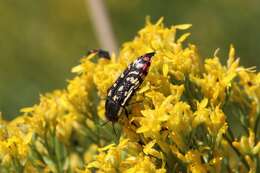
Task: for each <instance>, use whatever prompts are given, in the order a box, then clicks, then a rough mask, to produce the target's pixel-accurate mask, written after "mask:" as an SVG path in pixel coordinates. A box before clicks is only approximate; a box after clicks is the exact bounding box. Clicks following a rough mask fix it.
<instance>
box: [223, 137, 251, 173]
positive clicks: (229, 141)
mask: <svg viewBox="0 0 260 173" xmlns="http://www.w3.org/2000/svg"><path fill="white" fill-rule="evenodd" d="M223 137H224V138H225V139H226V141H227V142H228V144H229V145H230V147H231V148H232V149H233V150H234V151H235V153H236V154H237V156H238V158H239V160H240V161H241V162H242V163H243V164H244V166H245V167H246V169H247V170H248V171H249V169H250V167H249V165H248V163H247V162H246V160H245V158H244V157H243V155H242V154H241V153H240V152H239V150H238V149H237V148H235V147H234V146H233V145H232V141H234V140H233V139H232V140H230V139H229V138H228V137H227V136H226V135H223Z"/></svg>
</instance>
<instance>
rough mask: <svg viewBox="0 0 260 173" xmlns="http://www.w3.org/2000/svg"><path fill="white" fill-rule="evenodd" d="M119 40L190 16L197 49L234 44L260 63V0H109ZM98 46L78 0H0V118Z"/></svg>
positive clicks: (206, 51) (34, 98)
mask: <svg viewBox="0 0 260 173" xmlns="http://www.w3.org/2000/svg"><path fill="white" fill-rule="evenodd" d="M105 4H106V7H107V10H108V12H109V15H110V18H111V22H112V26H113V30H114V33H115V36H116V39H117V41H118V43H119V45H121V43H123V42H125V41H129V40H131V39H133V37H134V36H135V35H136V32H137V31H138V30H139V29H140V28H142V27H143V26H144V20H145V16H147V15H150V16H151V18H152V20H153V21H156V20H157V19H158V18H159V17H161V16H164V18H165V20H164V21H165V23H166V25H168V26H170V25H171V24H181V23H191V24H193V27H192V29H191V32H192V36H191V37H190V38H189V42H192V43H195V44H196V45H197V46H198V48H199V51H200V54H201V56H202V57H210V56H212V54H213V52H214V50H215V49H216V48H220V55H221V56H222V57H223V61H224V59H225V58H226V57H227V52H228V48H229V45H230V44H231V43H232V44H234V46H235V47H236V50H237V55H238V56H239V57H241V63H242V64H243V65H244V66H246V67H249V66H258V69H259V64H260V58H259V57H258V55H259V54H260V44H259V41H260V22H259V21H260V1H259V0H247V1H246V0H240V1H239V0H218V1H210V0H163V1H159V0H131V1H119V0H107V1H105ZM97 47H100V46H99V44H98V42H97V39H96V37H95V33H94V31H93V25H92V23H91V21H90V19H89V13H88V8H87V7H86V3H85V1H84V0H74V1H70V0H38V1H36V0H20V1H19V0H0V51H1V58H0V64H1V68H0V80H1V83H0V111H1V112H2V113H3V116H4V118H7V119H10V118H13V117H14V116H16V115H19V109H20V108H21V107H25V106H31V105H33V104H35V103H37V102H38V100H39V94H41V93H45V92H48V91H52V90H54V89H59V88H64V87H65V86H66V80H67V79H69V78H71V77H72V74H71V73H70V69H71V68H72V67H73V66H75V65H77V64H78V62H79V59H80V57H81V56H82V55H84V54H85V53H86V51H87V50H88V49H90V48H97Z"/></svg>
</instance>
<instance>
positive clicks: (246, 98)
mask: <svg viewBox="0 0 260 173" xmlns="http://www.w3.org/2000/svg"><path fill="white" fill-rule="evenodd" d="M190 27H191V25H189V24H184V25H176V26H171V27H169V28H167V27H165V26H164V25H163V23H162V19H160V20H159V21H158V22H157V23H155V24H152V23H150V22H149V21H147V24H146V26H145V27H144V28H143V29H141V30H140V31H139V33H138V35H137V36H136V37H135V38H134V40H133V41H130V42H127V43H125V44H124V45H123V46H122V49H121V51H120V53H119V55H118V56H116V55H112V57H111V60H108V59H104V58H98V57H96V56H95V55H94V54H91V55H89V56H87V57H84V58H82V60H81V64H80V65H78V66H76V67H74V68H73V69H72V72H74V73H76V76H75V77H74V78H73V79H72V80H70V81H69V82H68V86H67V88H66V89H63V90H56V91H53V92H51V93H47V94H44V95H41V96H40V102H39V103H38V104H36V105H33V106H32V107H27V108H23V109H21V115H20V116H18V117H17V118H16V119H14V120H12V121H9V122H8V121H5V120H3V119H1V120H0V139H1V140H0V164H1V165H0V172H3V173H7V172H8V173H9V172H15V173H16V172H17V173H22V172H29V173H30V172H36V173H37V172H45V173H48V172H53V173H62V172H64V173H65V172H66V173H70V172H71V173H72V172H76V173H89V172H97V173H103V172H104V173H105V172H107V173H114V172H123V173H135V172H137V173H142V172H144V173H146V172H147V173H153V172H154V173H166V172H170V173H174V172H191V173H206V172H213V173H215V172H216V173H217V172H250V173H254V172H259V171H260V132H259V129H260V127H258V126H259V121H260V73H256V72H255V70H254V69H253V68H244V67H242V66H240V65H239V59H238V58H236V55H235V49H234V47H233V46H231V47H230V51H229V55H228V58H227V63H226V64H224V65H223V64H222V63H221V62H220V60H219V58H218V55H217V51H216V52H215V53H214V54H213V55H212V57H211V58H207V59H205V61H202V59H201V58H200V57H199V54H198V52H197V48H196V46H195V45H193V44H187V43H186V42H185V40H186V38H187V37H188V36H189V35H190V34H189V33H184V34H183V35H181V36H178V37H177V36H176V32H177V31H178V35H180V34H179V33H182V32H185V31H183V30H186V29H188V28H190ZM151 51H155V52H156V54H155V56H154V57H153V58H152V64H151V68H150V70H149V73H148V75H147V77H146V78H145V80H144V82H143V84H142V85H141V87H140V89H139V90H138V91H137V92H136V93H135V94H134V96H133V97H132V98H131V100H130V101H129V103H128V105H127V107H126V109H127V111H128V114H129V116H128V117H126V116H125V115H124V113H122V115H121V116H120V118H119V121H118V123H116V124H115V131H116V133H114V131H113V128H112V124H111V123H109V122H108V123H107V124H105V125H103V124H104V123H106V118H105V108H104V104H105V99H106V95H107V89H108V88H109V87H110V86H111V85H113V83H114V82H115V80H116V78H117V77H118V76H119V75H120V73H121V72H122V71H123V70H124V69H125V68H126V66H127V65H128V64H129V63H131V62H132V61H133V60H135V59H136V58H137V57H138V56H140V55H143V54H145V53H147V52H151Z"/></svg>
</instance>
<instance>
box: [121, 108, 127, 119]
mask: <svg viewBox="0 0 260 173" xmlns="http://www.w3.org/2000/svg"><path fill="white" fill-rule="evenodd" d="M122 108H123V109H124V111H125V115H126V117H127V118H128V112H127V109H126V108H125V107H124V106H122Z"/></svg>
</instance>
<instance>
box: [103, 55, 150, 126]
mask: <svg viewBox="0 0 260 173" xmlns="http://www.w3.org/2000/svg"><path fill="white" fill-rule="evenodd" d="M154 54H155V52H150V53H146V54H144V55H142V56H140V57H138V58H137V59H136V60H135V61H134V62H132V63H131V64H129V65H128V67H127V68H126V69H125V70H124V72H123V73H122V74H121V75H120V76H119V77H118V78H117V80H116V81H115V83H114V84H113V85H112V86H111V87H110V88H109V89H108V90H107V98H106V102H105V116H106V118H107V120H108V121H111V122H112V124H114V123H115V122H117V121H118V118H119V116H120V114H121V113H122V111H123V110H124V111H125V114H126V116H128V113H127V110H126V108H125V106H126V104H127V103H128V101H129V100H130V99H131V97H132V96H133V95H134V93H135V91H136V90H137V89H138V88H139V86H140V85H141V84H142V83H143V80H144V78H145V77H146V76H147V74H148V70H149V67H150V65H151V58H152V57H153V56H154Z"/></svg>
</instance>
